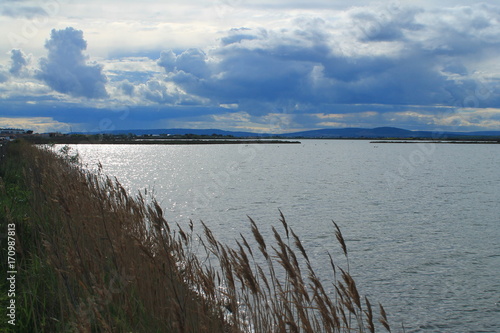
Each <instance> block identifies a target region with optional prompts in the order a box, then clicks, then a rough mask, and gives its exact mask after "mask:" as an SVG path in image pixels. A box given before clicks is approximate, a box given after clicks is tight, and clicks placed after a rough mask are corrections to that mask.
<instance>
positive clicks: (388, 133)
mask: <svg viewBox="0 0 500 333" xmlns="http://www.w3.org/2000/svg"><path fill="white" fill-rule="evenodd" d="M100 133H104V134H115V135H118V134H135V135H166V134H169V135H185V134H196V135H213V134H216V135H232V136H234V137H269V136H280V137H283V138H308V139H314V138H356V139H359V138H370V139H371V138H397V139H402V138H425V139H431V138H434V139H446V138H457V137H488V136H499V137H500V131H483V132H433V131H410V130H406V129H402V128H397V127H376V128H329V129H319V130H310V131H301V132H293V133H283V134H263V133H252V132H234V131H224V130H219V129H185V128H171V129H130V130H115V131H107V132H100ZM100 133H96V132H92V133H89V132H87V133H82V132H79V133H78V134H100Z"/></svg>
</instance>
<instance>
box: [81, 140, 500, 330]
mask: <svg viewBox="0 0 500 333" xmlns="http://www.w3.org/2000/svg"><path fill="white" fill-rule="evenodd" d="M72 147H73V148H75V149H77V150H78V152H79V154H80V156H81V157H82V160H83V162H84V163H86V164H87V165H88V167H89V168H95V166H96V163H97V161H100V162H101V163H102V166H103V170H104V172H106V173H107V174H109V175H113V176H116V177H117V178H118V179H119V180H120V181H121V182H122V184H124V185H125V186H126V187H127V188H128V189H129V190H130V191H131V192H136V191H139V190H141V191H144V189H148V191H149V192H151V191H153V192H154V194H155V197H156V198H157V199H158V201H159V202H160V203H161V205H162V206H163V207H164V208H165V210H166V216H167V219H168V220H169V221H171V222H178V223H179V224H181V225H182V224H187V223H188V221H189V219H193V221H195V222H196V221H199V220H203V221H204V222H205V223H206V224H207V225H208V226H209V227H210V228H211V229H212V230H213V232H214V234H215V235H216V236H217V237H218V238H219V239H221V240H224V241H226V242H227V243H231V242H232V241H233V240H234V239H235V238H237V237H238V235H239V233H242V234H244V235H247V236H248V237H247V238H250V237H251V236H250V235H251V234H250V227H249V223H248V218H247V215H248V216H251V217H252V218H253V219H254V220H255V221H256V222H257V224H258V225H259V226H260V227H261V229H262V231H263V232H264V233H266V234H267V235H268V236H269V239H270V240H271V237H270V226H271V225H274V226H276V227H281V225H280V223H279V221H278V218H279V209H280V210H282V211H283V213H284V215H285V216H286V218H287V222H288V224H289V225H290V226H291V227H292V228H293V229H294V230H295V232H296V233H297V234H298V235H300V237H301V239H302V240H303V242H304V246H305V248H306V249H307V250H308V252H309V253H310V255H311V256H312V257H313V258H314V262H315V263H316V267H319V269H320V270H321V268H322V267H325V266H327V265H325V263H327V261H326V260H327V256H326V255H325V254H326V251H330V252H331V253H332V254H333V255H334V258H335V260H337V258H338V261H339V262H340V263H342V260H343V258H342V256H341V254H340V248H339V246H338V244H337V242H336V240H335V236H334V232H333V228H332V223H331V220H335V221H336V222H337V223H338V224H339V226H340V227H341V229H342V231H343V234H344V237H345V238H346V241H347V247H348V250H349V256H350V257H349V259H350V268H351V273H352V275H353V276H354V278H355V280H356V282H357V283H358V287H359V289H360V291H361V293H362V294H365V295H368V297H369V298H370V299H371V300H372V303H373V302H377V301H380V302H381V303H382V304H384V306H385V308H386V311H387V312H388V314H389V319H390V321H391V323H392V326H393V328H394V329H393V331H396V332H398V331H403V329H402V328H401V326H402V325H404V328H405V331H406V332H500V319H499V318H500V170H499V166H500V145H461V144H424V143H422V144H373V143H370V142H368V141H327V140H305V141H303V142H302V144H300V145H284V144H280V145H266V144H264V145H202V146H195V145H193V146H186V145H182V146H175V145H145V146H139V145H75V146H72ZM200 232H201V230H200ZM330 274H331V273H330V272H329V271H327V270H325V271H323V272H322V276H323V278H324V279H327V278H331V275H330Z"/></svg>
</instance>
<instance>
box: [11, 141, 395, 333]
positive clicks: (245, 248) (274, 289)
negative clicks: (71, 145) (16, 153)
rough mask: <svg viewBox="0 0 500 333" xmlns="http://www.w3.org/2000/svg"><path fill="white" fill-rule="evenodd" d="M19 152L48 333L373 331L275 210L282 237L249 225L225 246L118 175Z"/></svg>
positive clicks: (346, 277)
mask: <svg viewBox="0 0 500 333" xmlns="http://www.w3.org/2000/svg"><path fill="white" fill-rule="evenodd" d="M20 152H21V154H22V155H23V159H24V160H25V161H26V163H25V164H24V165H25V167H24V170H23V172H24V176H25V179H26V180H27V181H28V184H29V188H30V190H31V191H32V198H31V207H32V213H31V216H30V218H29V219H28V220H27V221H28V222H27V223H31V224H32V225H31V226H32V228H33V230H36V233H37V234H38V236H39V238H38V239H39V242H38V244H37V249H38V254H41V255H43V257H44V258H45V262H46V264H47V265H49V266H50V267H51V268H52V269H53V270H54V272H56V273H55V276H56V281H55V284H56V285H57V288H55V289H54V295H52V296H53V297H52V298H51V304H52V305H51V306H52V307H53V308H54V309H56V310H54V313H55V314H56V315H57V325H55V324H53V325H52V326H51V325H47V326H46V331H50V330H51V329H53V328H57V330H58V331H68V330H69V331H79V332H90V331H96V332H131V331H133V332H352V331H357V332H365V331H367V332H374V330H375V323H374V319H373V311H372V308H371V305H370V303H369V301H368V299H366V298H365V299H364V300H363V299H362V298H361V297H360V294H359V292H358V289H357V286H356V283H355V282H354V280H353V278H352V276H351V275H350V274H349V270H348V269H347V270H343V269H342V268H340V267H338V266H336V265H335V264H334V262H333V260H331V267H332V269H333V273H334V275H333V276H334V279H333V281H329V283H328V285H327V286H325V285H323V282H322V281H320V279H319V277H318V274H317V273H316V271H315V270H314V269H313V267H312V264H311V261H310V259H309V257H308V255H307V252H306V249H305V248H304V247H303V245H302V242H301V240H300V238H299V237H298V236H297V235H296V234H295V232H294V231H293V230H292V228H290V227H289V226H288V224H287V223H286V220H285V217H284V216H283V214H282V213H281V212H280V221H281V223H282V225H283V229H284V234H282V233H280V232H278V231H277V230H276V229H275V228H273V236H274V240H273V241H269V240H265V238H264V237H263V236H262V234H261V232H260V230H259V228H258V226H257V224H256V222H255V221H253V220H252V219H251V218H250V226H251V231H252V235H253V240H252V241H251V242H249V241H247V239H246V238H245V237H244V236H243V235H241V238H240V239H239V240H238V241H237V243H236V244H237V245H236V247H234V248H231V247H229V246H228V245H226V244H224V243H222V242H221V241H219V240H217V239H216V238H215V237H214V235H213V233H212V231H211V230H210V228H209V227H208V226H207V225H205V224H202V228H203V234H202V235H201V236H200V235H196V234H195V231H194V227H193V224H192V223H191V224H190V225H189V230H184V229H183V228H181V227H180V226H179V225H176V226H172V225H170V224H169V223H168V222H167V221H166V219H165V217H164V215H163V211H162V209H161V207H160V206H159V205H158V203H157V202H156V201H154V200H153V201H152V202H151V203H150V204H148V203H146V199H145V198H144V197H143V196H142V195H140V194H139V195H138V196H136V197H131V196H130V195H129V194H128V193H127V191H126V190H125V189H124V188H123V187H122V186H121V185H120V184H119V182H118V181H117V180H116V179H112V178H110V177H106V176H104V175H102V174H99V173H98V174H94V173H91V172H88V171H86V170H84V169H83V168H81V167H80V166H79V165H78V164H75V163H70V162H69V161H68V158H65V157H64V156H56V154H54V153H53V152H52V151H51V150H50V149H46V148H36V147H34V146H30V145H23V146H22V149H20ZM335 228H336V235H337V239H338V240H339V242H340V244H341V246H342V249H343V251H344V254H345V256H346V257H347V248H346V245H345V241H344V238H343V237H342V234H341V232H340V229H339V228H338V226H337V225H335ZM22 242H23V240H22V239H21V240H20V243H21V244H22ZM254 244H255V245H254ZM255 247H256V248H255ZM195 248H197V249H198V251H199V249H200V248H201V250H202V252H203V255H202V256H200V254H199V253H198V252H197V251H194V250H193V249H195ZM38 254H37V255H38ZM26 255H28V254H26ZM33 255H34V254H33ZM330 258H331V256H330ZM337 271H338V272H340V278H339V279H337ZM330 282H332V284H331V285H330ZM380 309H381V310H382V318H381V323H382V324H383V326H384V327H385V328H386V329H387V330H389V329H390V328H389V326H388V323H387V316H386V315H385V311H383V308H382V307H380ZM33 320H36V318H34V319H33Z"/></svg>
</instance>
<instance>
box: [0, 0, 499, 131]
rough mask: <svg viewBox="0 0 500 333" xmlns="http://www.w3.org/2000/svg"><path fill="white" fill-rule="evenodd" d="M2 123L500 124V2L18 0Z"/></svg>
mask: <svg viewBox="0 0 500 333" xmlns="http://www.w3.org/2000/svg"><path fill="white" fill-rule="evenodd" d="M0 31H1V32H2V33H1V34H0V128H1V127H13V128H24V129H31V130H34V131H35V132H40V133H41V132H51V131H59V132H70V131H109V130H118V129H162V128H203V129H207V128H218V129H224V130H235V131H251V132H271V133H285V132H294V131H303V130H311V129H320V128H345V127H368V128H374V127H380V126H393V127H400V128H405V129H410V130H436V131H457V132H460V131H483V130H484V131H489V130H500V61H499V60H500V58H499V56H500V4H498V5H496V4H494V3H493V2H484V3H478V2H476V1H466V0H461V1H460V0H457V1H451V0H445V1H440V2H437V1H430V0H409V1H404V2H403V1H393V2H390V1H383V2H382V1H367V0H354V1H339V0H312V1H298V0H275V1H273V0H268V1H262V0H252V1H250V0H213V1H212V0H204V1H202V0H182V1H181V0H161V1H160V0H146V1H131V0H107V1H101V0H87V1H77V0H3V1H2V2H0Z"/></svg>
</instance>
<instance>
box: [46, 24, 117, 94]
mask: <svg viewBox="0 0 500 333" xmlns="http://www.w3.org/2000/svg"><path fill="white" fill-rule="evenodd" d="M45 48H46V49H47V50H48V56H47V58H42V59H41V60H40V72H39V73H38V74H37V77H38V78H39V79H41V80H43V81H44V82H45V83H47V85H48V86H49V87H50V88H52V89H54V90H56V91H58V92H60V93H64V94H69V95H72V96H75V97H87V98H104V97H107V96H108V94H107V92H106V88H105V83H106V82H107V79H106V76H105V75H104V74H103V73H102V66H100V65H98V64H87V58H88V57H87V56H86V55H84V54H83V51H85V50H86V48H87V42H86V41H85V40H84V39H83V32H82V31H80V30H75V29H73V28H66V29H64V30H55V29H54V30H52V33H51V36H50V39H49V40H48V41H47V42H46V43H45Z"/></svg>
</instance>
